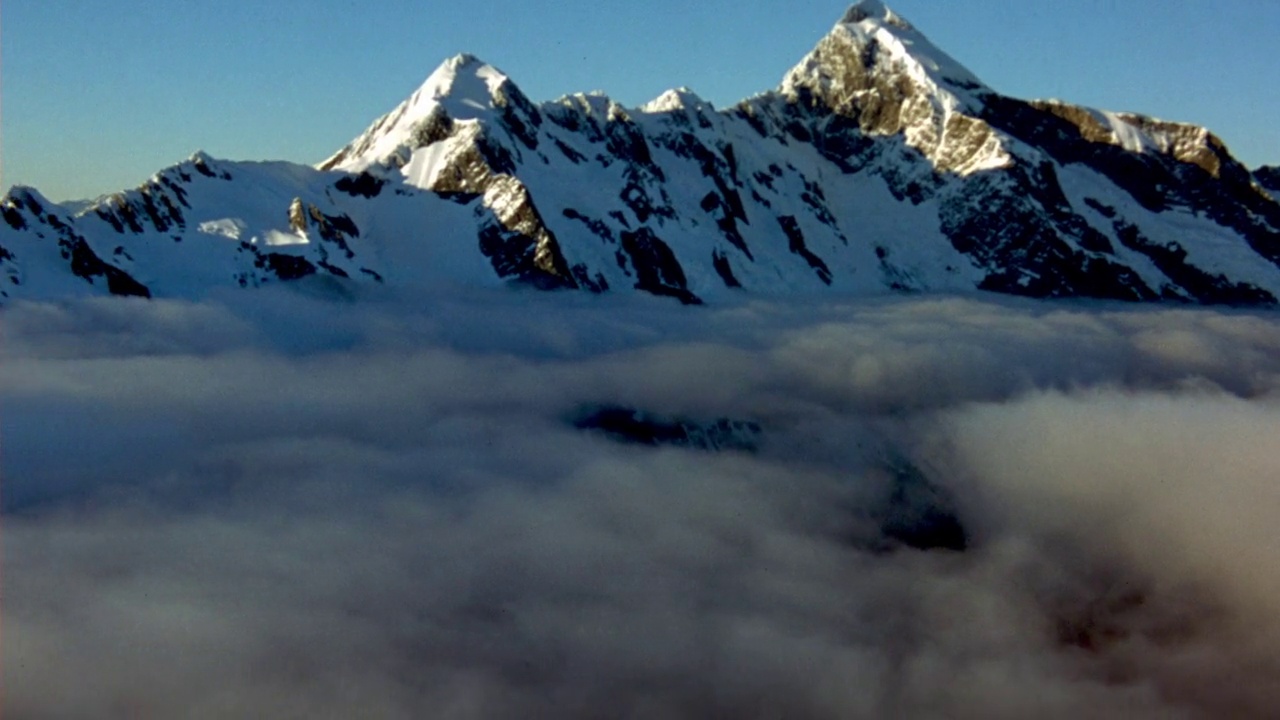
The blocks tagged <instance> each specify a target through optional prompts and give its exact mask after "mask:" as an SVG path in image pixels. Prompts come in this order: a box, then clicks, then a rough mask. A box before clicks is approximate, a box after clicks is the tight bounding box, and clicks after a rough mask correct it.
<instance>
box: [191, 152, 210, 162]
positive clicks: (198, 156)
mask: <svg viewBox="0 0 1280 720" xmlns="http://www.w3.org/2000/svg"><path fill="white" fill-rule="evenodd" d="M187 162H189V163H193V164H202V163H203V164H208V163H211V162H213V156H211V155H209V153H207V152H205V151H203V150H197V151H195V152H193V153H191V157H189V158H187Z"/></svg>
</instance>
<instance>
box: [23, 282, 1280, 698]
mask: <svg viewBox="0 0 1280 720" xmlns="http://www.w3.org/2000/svg"><path fill="white" fill-rule="evenodd" d="M0 323H3V325H2V328H3V335H4V337H3V357H2V358H0V439H2V440H3V456H2V459H3V470H4V477H3V483H4V485H3V498H4V504H5V512H6V515H5V519H4V528H3V531H4V568H3V569H4V577H3V580H4V588H3V589H4V596H3V597H4V605H3V611H4V617H3V620H4V626H3V671H2V672H3V682H4V697H3V704H4V711H5V712H6V713H7V715H8V716H9V717H11V718H28V717H68V718H78V717H94V718H103V717H196V718H204V717H209V718H214V717H234V716H268V715H269V716H272V717H308V718H313V717H353V716H363V717H388V718H395V717H424V716H429V717H438V718H459V719H462V718H506V717H511V718H528V717H547V718H551V717H555V718H566V717H570V718H576V717H582V718H591V717H622V718H627V717H634V718H652V717H664V718H682V717H688V718H705V717H726V718H773V717H788V718H814V719H820V718H859V717H866V718H879V717H1025V716H1028V715H1033V714H1034V715H1036V716H1039V717H1046V718H1057V717H1063V718H1066V717H1100V718H1106V717H1116V718H1119V717H1125V718H1132V717H1139V718H1141V717H1153V718H1170V717H1186V718H1213V717H1228V716H1229V717H1241V718H1249V717H1266V716H1268V715H1270V714H1271V713H1273V712H1274V710H1273V709H1274V708H1275V707H1276V706H1277V704H1280V684H1278V683H1277V681H1276V678H1278V677H1280V660H1278V658H1280V612H1278V611H1280V607H1278V605H1277V603H1278V602H1280V601H1277V600H1276V598H1280V542H1277V540H1276V539H1275V538H1276V536H1275V533H1274V531H1273V530H1272V527H1273V524H1274V520H1273V519H1274V518H1275V517H1276V514H1277V511H1278V510H1280V443H1277V442H1275V439H1276V438H1277V437H1280V393H1278V392H1277V391H1278V390H1280V318H1278V317H1277V316H1276V315H1274V314H1268V313H1262V312H1257V313H1246V312H1234V311H1215V310H1198V309H1170V308H1133V307H1125V306H1115V305H1096V304H1079V303H1073V304H1034V303H1024V302H1018V301H1005V300H994V299H989V298H983V297H969V298H907V299H895V300H877V301H856V302H855V301H832V300H821V301H815V302H809V301H805V302H783V301H763V300H756V301H744V302H742V303H740V304H736V305H730V306H722V307H715V308H696V309H688V308H683V307H678V306H676V305H675V304H674V303H667V302H663V301H657V300H649V299H645V298H617V297H605V298H597V297H582V296H577V295H543V294H528V293H522V292H507V291H503V292H476V293H472V294H467V295H449V296H428V297H421V298H414V299H413V300H412V301H408V300H405V299H402V298H379V297H369V298H362V299H361V300H360V301H359V302H356V303H346V302H342V301H338V300H331V299H325V298H321V297H313V296H309V295H306V294H302V293H296V292H281V293H270V292H261V293H245V294H241V295H233V296H228V297H226V298H220V299H219V298H215V299H213V300H210V301H209V302H206V303H203V304H188V303H170V302H130V301H119V300H109V301H103V300H94V301H86V302H82V303H72V304H62V305H37V304H25V305H23V304H18V305H14V306H11V307H9V308H7V309H5V310H4V312H3V315H2V316H0ZM600 403H609V404H618V405H626V406H629V407H636V408H641V409H644V410H646V411H647V412H652V413H657V414H665V415H670V416H679V417H689V418H708V419H714V418H720V417H730V418H738V419H744V420H751V421H755V422H758V423H760V425H761V427H762V428H763V441H762V445H761V447H760V449H759V451H758V452H755V453H747V452H726V453H708V452H702V451H698V450H696V449H687V448H650V447H642V446H634V445H625V444H619V443H616V442H612V441H611V440H610V439H609V438H607V437H605V436H603V435H601V434H597V433H590V432H584V431H582V430H578V429H575V428H574V427H573V425H572V423H571V422H568V421H567V420H566V418H570V417H572V416H573V415H574V413H575V412H578V411H580V409H581V408H583V407H585V406H589V405H592V404H600ZM891 458H902V459H904V460H905V461H907V462H909V463H910V464H912V465H913V466H914V467H916V468H918V469H919V470H920V471H921V472H923V473H924V475H925V476H927V477H928V478H929V480H930V481H931V482H932V483H934V484H935V485H936V486H937V487H938V488H940V489H941V491H942V492H945V493H947V495H948V496H949V497H952V498H954V500H955V503H956V506H957V508H958V514H959V517H960V518H961V520H962V522H963V523H964V525H965V528H966V531H967V532H968V534H969V536H970V540H971V542H970V545H969V549H968V550H967V551H965V552H963V553H957V552H943V551H930V552H922V551H916V550H911V549H908V548H901V547H898V548H894V549H886V548H887V547H888V546H886V545H885V544H883V543H880V544H877V542H876V540H877V533H878V529H877V526H876V524H875V522H874V521H873V518H874V514H875V512H874V510H875V507H876V504H877V503H879V502H882V501H883V498H884V497H885V494H886V492H888V488H889V487H890V486H891V485H892V483H893V478H892V472H891V469H890V468H891V467H892V462H891V461H890V459H891Z"/></svg>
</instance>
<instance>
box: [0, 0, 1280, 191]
mask: <svg viewBox="0 0 1280 720" xmlns="http://www.w3.org/2000/svg"><path fill="white" fill-rule="evenodd" d="M846 5H847V3H846V2H844V1H843V0H786V1H778V2H768V1H766V0H759V1H752V2H743V1H742V0H736V1H734V2H730V1H728V0H697V1H696V2H694V1H691V0H647V1H645V2H634V1H632V2H620V3H610V2H601V1H600V0H548V1H547V2H528V1H527V0H472V1H471V2H448V3H443V2H440V3H437V2H425V1H423V0H382V1H381V2H361V1H357V0H111V1H108V0H4V1H3V3H2V5H0V83H2V85H0V93H2V94H0V100H2V103H3V105H2V107H0V113H2V115H0V129H2V131H3V148H2V149H3V175H4V176H3V178H0V185H3V186H4V187H6V188H7V187H8V186H9V185H11V184H15V183H23V184H28V185H34V186H36V187H37V188H39V189H41V190H42V191H43V192H45V194H47V195H49V196H50V197H52V198H54V199H58V200H64V199H73V198H81V197H91V196H96V195H98V194H102V193H106V192H112V191H115V190H120V189H123V188H126V187H132V186H134V185H137V184H138V183H140V182H141V181H143V180H145V179H146V178H147V177H149V176H150V175H151V174H152V173H153V172H155V171H156V170H159V169H160V168H162V167H164V166H167V165H170V164H173V163H174V162H177V161H179V160H181V159H183V158H185V157H186V156H188V155H190V154H191V153H192V152H193V151H195V150H197V149H204V150H206V151H207V152H209V153H210V154H212V155H214V156H217V157H226V158H232V159H286V160H295V161H299V162H317V161H319V160H321V159H323V158H324V157H326V156H327V155H328V154H330V153H331V152H333V151H334V150H336V149H337V148H339V147H341V146H342V145H343V144H345V143H346V142H347V141H348V140H350V139H351V138H352V137H354V136H355V135H356V134H358V133H359V132H361V131H363V130H364V128H365V127H366V126H367V125H368V124H369V123H370V122H371V121H372V120H373V119H374V118H375V117H377V116H378V115H380V114H382V113H384V112H386V111H387V110H389V109H391V108H392V107H394V106H395V105H396V103H398V102H399V101H400V100H402V99H403V98H404V97H406V96H407V95H408V94H409V93H410V92H412V91H413V90H414V89H415V88H416V87H417V86H418V85H419V84H420V83H421V82H422V80H423V79H425V78H426V76H427V75H428V74H429V73H430V72H431V71H432V70H433V69H434V68H435V67H436V65H438V64H439V63H440V61H442V60H443V59H444V58H446V57H448V56H451V55H453V54H456V53H458V52H463V51H466V52H471V53H474V54H476V55H479V56H480V57H482V58H484V59H485V60H487V61H489V62H490V63H493V64H494V65H497V66H498V67H500V68H502V69H503V70H505V71H506V72H507V73H508V74H509V75H510V76H511V77H512V78H513V79H514V80H515V81H516V83H517V84H519V85H520V86H521V87H522V88H523V89H524V91H525V92H526V94H528V95H529V96H530V97H531V98H533V99H535V100H549V99H553V98H555V97H558V96H560V95H563V94H567V93H571V92H577V91H587V90H604V91H606V92H608V93H609V94H610V95H612V96H613V97H615V98H617V99H618V100H619V101H621V102H623V103H624V104H627V105H635V104H639V103H642V102H644V101H646V100H649V99H651V98H652V97H654V96H656V95H658V94H660V93H661V92H662V91H663V90H665V89H668V88H670V87H675V86H679V85H687V86H689V87H692V88H693V89H694V90H696V91H697V92H699V93H700V94H701V95H703V96H704V97H705V98H707V99H708V100H711V101H712V102H713V103H715V104H716V105H717V106H718V107H723V106H725V105H728V104H731V103H733V102H736V101H737V100H739V99H741V98H743V97H746V96H749V95H752V94H755V93H757V92H760V91H763V90H766V89H769V88H772V87H774V86H775V85H776V84H777V83H778V81H779V80H780V79H781V77H782V75H783V74H784V73H785V71H786V70H787V69H789V68H790V67H791V66H792V65H793V64H795V63H796V62H797V61H798V60H799V59H800V58H801V56H803V55H804V54H805V53H806V52H807V51H808V50H809V49H810V48H811V47H812V46H813V44H814V43H815V42H816V41H817V40H818V39H819V38H820V37H821V36H822V35H823V34H825V33H826V32H827V31H828V30H829V29H830V27H831V26H832V25H833V24H834V23H835V21H836V20H837V19H838V18H839V17H840V15H841V13H842V12H843V10H844V8H845V6H846ZM890 5H891V6H892V7H893V8H894V9H895V10H897V11H898V12H899V14H901V15H903V16H904V17H906V18H908V19H909V20H911V21H912V22H913V23H915V24H916V26H917V27H919V28H920V29H921V30H923V31H924V32H925V34H927V35H929V36H930V38H931V39H932V40H934V42H935V43H937V44H938V45H940V46H941V47H942V48H943V49H945V50H947V51H948V52H949V53H950V54H951V55H953V56H954V57H956V58H957V59H958V60H959V61H960V62H962V63H963V64H965V65H967V66H968V67H969V68H970V69H971V70H973V71H974V72H975V73H977V74H978V76H979V77H981V78H983V79H984V80H985V81H986V82H987V83H988V84H990V85H991V86H993V87H994V88H995V89H997V90H999V91H1001V92H1004V93H1007V94H1010V95H1015V96H1021V97H1058V98H1061V99H1064V100H1069V101H1072V102H1077V103H1082V104H1087V105H1092V106H1096V107H1103V108H1107V109H1114V110H1132V111H1137V112H1144V113H1148V114H1153V115H1157V116H1159V117H1164V118H1167V119H1171V120H1183V121H1189V122H1195V123H1200V124H1204V125H1208V126H1209V127H1210V128H1212V129H1213V130H1214V131H1215V132H1217V133H1218V134H1219V135H1221V136H1222V137H1223V139H1224V140H1226V142H1227V144H1228V145H1229V146H1230V147H1231V148H1232V149H1233V151H1234V152H1235V153H1236V154H1237V155H1238V156H1239V157H1240V158H1241V159H1242V160H1244V161H1245V162H1246V163H1247V164H1249V165H1257V164H1275V163H1280V120H1278V118H1280V49H1277V48H1278V47H1280V42H1278V39H1280V2H1277V0H1217V1H1216V2H1208V1H1207V0H1197V1H1195V2H1193V1H1192V0H1067V1H1066V2H1051V1H1049V0H964V1H963V2H958V1H952V0H946V1H945V2H944V0H898V1H897V2H892V0H891V1H890Z"/></svg>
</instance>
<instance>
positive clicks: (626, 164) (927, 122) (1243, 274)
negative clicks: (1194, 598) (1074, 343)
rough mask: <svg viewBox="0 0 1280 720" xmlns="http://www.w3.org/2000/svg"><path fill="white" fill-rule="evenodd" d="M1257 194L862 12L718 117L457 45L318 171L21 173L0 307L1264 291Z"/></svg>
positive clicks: (1277, 218) (1181, 295)
mask: <svg viewBox="0 0 1280 720" xmlns="http://www.w3.org/2000/svg"><path fill="white" fill-rule="evenodd" d="M1278 198H1280V169H1278V168H1260V169H1257V170H1255V171H1251V170H1250V169H1248V168H1246V167H1245V166H1244V165H1243V164H1242V163H1241V162H1240V161H1238V160H1237V159H1236V158H1234V157H1233V156H1232V155H1231V153H1230V152H1229V150H1228V149H1227V147H1226V146H1225V145H1224V144H1223V142H1222V141H1221V140H1220V139H1219V138H1218V137H1217V136H1215V135H1214V134H1213V133H1212V132H1210V131H1209V130H1207V129H1205V128H1203V127H1198V126H1195V125H1189V124H1182V123H1176V122H1168V121H1163V120H1157V119H1154V118H1150V117H1146V116H1143V115H1137V114H1131V113H1117V112H1109V111H1102V110H1095V109H1091V108H1086V107H1081V106H1077V105H1072V104H1068V103H1065V102H1060V101H1056V100H1047V101H1046V100H1034V101H1028V100H1022V99H1017V98H1012V97H1008V96H1005V95H1002V94H1000V93H999V92H997V91H995V90H993V89H992V88H990V87H988V86H987V85H986V84H984V83H983V82H982V81H981V80H980V79H979V78H977V77H976V76H974V74H973V73H971V72H970V71H968V70H967V69H965V68H964V67H963V66H962V65H961V64H960V63H958V62H957V61H956V60H954V59H952V58H951V57H949V56H948V55H947V54H946V53H945V52H944V51H942V50H941V49H939V48H937V47H936V46H934V45H933V44H932V43H931V42H930V41H929V40H928V39H927V38H926V37H925V36H924V35H923V34H922V33H921V32H920V31H919V30H917V29H916V28H915V27H914V26H913V25H912V24H911V23H909V22H908V21H907V20H905V19H904V18H902V17H900V16H899V15H897V14H896V13H894V12H893V11H892V10H890V9H889V8H888V7H886V6H885V5H884V4H882V3H880V2H878V1H877V0H861V1H860V2H858V3H856V4H854V5H853V6H852V7H850V8H849V9H848V10H847V11H846V12H845V13H844V15H843V16H842V17H841V18H840V20H839V22H837V24H836V25H835V26H834V28H833V29H832V30H831V31H830V33H828V34H827V35H826V36H825V37H823V38H822V39H821V40H820V41H819V43H818V44H817V46H816V47H815V48H814V49H813V50H812V51H811V52H810V53H809V54H808V55H806V56H805V57H804V58H803V59H802V60H801V61H800V62H799V64H797V65H796V66H795V67H794V68H792V69H791V70H790V71H789V72H787V73H786V74H785V76H784V78H783V80H782V82H781V84H780V85H779V86H778V87H777V88H776V89H774V90H771V91H768V92H764V93H762V94H760V95H757V96H755V97H752V98H749V99H746V100H744V101H742V102H740V103H738V104H737V105H735V106H733V107H729V108H723V109H717V108H715V107H713V106H712V105H711V104H710V103H708V102H706V101H704V100H702V99H701V98H699V97H698V96H697V95H696V94H695V93H694V92H692V91H690V90H687V89H683V88H682V89H677V90H671V91H668V92H666V93H664V94H663V95H662V96H661V97H659V98H657V99H655V100H653V101H652V102H649V103H647V104H645V105H643V106H641V107H637V108H627V107H623V106H622V105H620V104H618V103H616V102H614V101H612V100H611V99H610V98H609V97H607V96H605V95H601V94H577V95H571V96H567V97H563V98H560V99H559V100H555V101H552V102H545V103H541V104H539V103H535V102H533V101H531V100H530V99H529V98H527V97H526V96H525V95H524V93H522V92H521V90H520V89H519V88H518V87H517V85H516V84H515V83H514V82H513V81H512V80H511V79H510V78H509V77H507V75H505V74H504V73H503V72H501V71H500V70H498V69H497V68H495V67H493V66H491V65H489V64H486V63H485V62H483V61H481V60H480V59H478V58H475V57H472V56H469V55H460V56H457V57H454V58H451V59H449V60H447V61H446V62H444V63H443V64H442V65H441V66H440V67H439V68H438V69H436V70H435V72H433V73H432V74H431V75H430V77H428V79H427V80H426V82H425V83H424V84H423V85H422V86H421V87H420V88H419V89H418V90H417V91H416V92H414V93H413V94H412V95H411V96H410V97H409V98H408V99H407V100H405V101H404V102H403V103H401V104H400V105H399V106H398V107H396V108H395V109H394V110H392V111H391V112H390V113H388V114H386V115H384V116H383V117H381V118H379V119H378V120H376V121H375V122H374V123H373V124H372V125H371V126H370V127H369V128H368V130H367V131H365V132H364V133H363V134H361V135H360V136H359V137H357V138H355V139H354V140H353V141H352V142H351V143H349V144H348V145H347V146H345V147H343V148H342V149H340V150H338V151H337V152H336V153H335V154H334V155H333V156H332V157H330V158H329V159H327V160H325V161H324V162H322V163H320V164H319V165H317V166H308V165H301V164H295V163H289V162H233V161H226V160H218V159H215V158H212V157H209V156H208V155H206V154H204V153H197V154H195V155H193V156H192V157H191V158H190V159H188V160H186V161H184V162H181V163H179V164H177V165H174V166H172V167H169V168H166V169H164V170H161V171H160V172H158V173H157V174H156V175H154V176H153V177H152V178H151V179H149V180H148V181H147V182H145V183H143V184H142V185H141V186H140V187H138V188H136V189H133V190H129V191H126V192H121V193H116V194H114V195H109V196H106V197H103V198H100V199H98V200H96V201H94V202H91V203H75V204H71V203H68V204H58V203H55V202H52V201H50V200H48V199H47V198H45V197H43V196H42V195H40V193H39V192H38V191H37V190H35V189H33V188H29V187H20V186H19V187H14V188H12V189H10V190H9V192H8V193H7V194H5V195H4V197H3V198H0V214H2V215H3V222H0V301H3V300H5V299H15V298H32V299H49V298H63V297H75V296H84V295H94V294H114V295H136V296H145V297H176V298H194V297H201V296H204V295H206V294H208V293H209V292H212V291H215V290H217V289H220V288H227V287H257V286H261V285H264V284H271V283H278V282H284V281H291V280H297V279H300V278H304V277H315V278H322V279H325V281H326V282H331V283H336V284H338V285H344V284H374V285H386V286H389V287H415V286H437V285H440V284H443V283H463V284H481V285H485V284H489V285H496V284H503V283H512V282H514V283H521V284H529V285H532V286H535V287H538V288H547V289H578V290H585V291H589V292H605V291H617V290H632V289H634V290H640V291H644V292H648V293H652V294H656V295H662V296H670V297H674V298H676V299H678V300H680V301H681V302H684V303H690V304H696V303H701V302H707V301H712V300H714V299H715V298H717V297H724V296H726V295H727V294H731V293H735V292H742V291H747V292H754V293H762V294H768V295H778V294H797V293H815V292H825V291H828V290H835V291H843V292H850V293H863V294H877V293H885V292H895V291H897V292H930V291H952V292H954V291H970V290H975V289H978V290H987V291H994V292H1000V293H1011V294H1015V295H1023V296H1031V297H1088V298H1103V299H1113V300H1129V301H1161V300H1163V301H1176V302H1194V303H1213V304H1232V305H1271V304H1275V303H1276V302H1277V298H1280V202H1277V199H1278Z"/></svg>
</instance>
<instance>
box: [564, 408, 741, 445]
mask: <svg viewBox="0 0 1280 720" xmlns="http://www.w3.org/2000/svg"><path fill="white" fill-rule="evenodd" d="M570 422H571V423H572V424H573V426H574V427H576V428H578V429H580V430H590V431H594V432H599V433H601V434H602V435H604V436H605V437H608V438H609V439H610V440H613V441H615V442H620V443H627V444H635V445H648V446H652V447H659V446H674V447H685V448H693V449H697V450H710V451H722V450H739V451H746V452H754V451H756V450H757V449H759V447H760V442H761V439H762V435H763V430H762V428H761V427H760V425H759V423H756V422H752V421H749V420H734V419H730V418H717V419H714V420H693V419H689V418H681V417H666V416H662V415H655V414H651V413H647V412H643V411H640V410H636V409H634V408H628V407H624V406H621V405H600V406H593V407H587V408H583V409H582V410H580V411H579V412H578V413H577V414H575V415H574V416H573V417H571V418H570Z"/></svg>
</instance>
